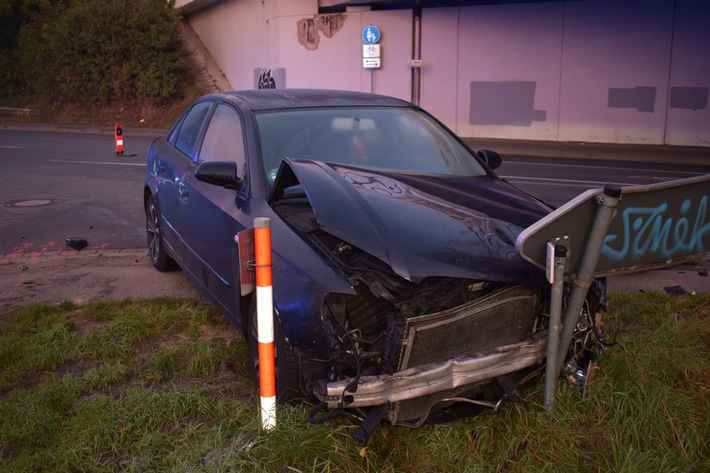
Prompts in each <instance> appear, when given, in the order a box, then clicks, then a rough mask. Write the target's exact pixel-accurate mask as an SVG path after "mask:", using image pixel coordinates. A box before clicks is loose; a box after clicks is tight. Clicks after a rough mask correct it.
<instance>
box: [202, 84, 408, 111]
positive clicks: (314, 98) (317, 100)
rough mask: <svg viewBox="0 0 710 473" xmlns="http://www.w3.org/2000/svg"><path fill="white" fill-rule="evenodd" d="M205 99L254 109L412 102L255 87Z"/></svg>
mask: <svg viewBox="0 0 710 473" xmlns="http://www.w3.org/2000/svg"><path fill="white" fill-rule="evenodd" d="M204 98H205V99H219V100H225V101H227V102H232V103H234V104H235V105H238V106H241V107H244V105H245V103H246V104H248V107H249V108H251V109H252V110H254V111H259V110H275V109H287V108H308V107H348V106H356V107H357V106H369V107H409V108H416V107H415V106H414V105H412V104H411V103H410V102H406V101H404V100H401V99H398V98H394V97H388V96H385V95H377V94H369V93H365V92H353V91H347V90H327V89H256V90H240V91H231V92H220V93H216V94H211V95H208V96H206V97H204Z"/></svg>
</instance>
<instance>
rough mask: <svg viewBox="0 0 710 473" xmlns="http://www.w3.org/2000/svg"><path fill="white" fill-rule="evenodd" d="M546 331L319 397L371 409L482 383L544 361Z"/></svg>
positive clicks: (319, 392)
mask: <svg viewBox="0 0 710 473" xmlns="http://www.w3.org/2000/svg"><path fill="white" fill-rule="evenodd" d="M546 346H547V332H540V333H538V334H536V335H535V336H533V337H532V338H530V339H528V340H526V341H524V342H521V343H516V344H512V345H506V346H502V347H498V348H496V349H493V350H489V351H487V352H486V353H483V354H481V355H478V356H471V357H461V358H453V359H449V360H446V361H443V362H439V363H430V364H427V365H423V366H418V367H415V368H409V369H406V370H403V371H398V372H396V373H394V374H391V375H379V376H363V377H361V378H360V380H359V382H358V384H357V389H356V390H355V391H354V392H351V391H347V392H346V388H347V386H348V385H349V384H350V383H352V379H345V380H341V381H337V382H333V383H327V384H325V385H322V386H320V387H319V388H317V389H316V392H315V394H316V396H317V397H318V398H319V400H320V401H321V402H323V403H325V404H326V406H327V408H328V409H335V408H338V407H358V408H359V407H368V406H378V405H383V404H386V403H388V402H389V403H397V402H401V401H406V400H409V399H415V398H418V397H422V396H427V395H430V394H435V393H439V392H444V391H449V390H454V389H457V388H460V387H463V386H467V385H473V384H476V383H481V382H483V381H487V380H491V379H495V378H497V377H499V376H503V375H506V374H510V373H514V372H516V371H519V370H522V369H524V368H528V367H530V366H533V365H536V364H540V363H542V362H543V361H544V359H545V355H546V353H545V348H546Z"/></svg>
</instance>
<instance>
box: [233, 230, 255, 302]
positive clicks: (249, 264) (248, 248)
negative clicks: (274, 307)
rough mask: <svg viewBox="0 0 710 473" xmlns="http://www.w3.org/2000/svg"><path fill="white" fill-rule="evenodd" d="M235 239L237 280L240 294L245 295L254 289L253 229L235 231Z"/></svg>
mask: <svg viewBox="0 0 710 473" xmlns="http://www.w3.org/2000/svg"><path fill="white" fill-rule="evenodd" d="M235 240H236V241H237V246H238V247H239V282H240V286H241V292H242V296H246V295H247V294H251V293H252V292H254V291H255V290H256V272H255V271H254V261H255V257H256V256H255V253H254V229H253V228H248V229H246V230H243V231H241V232H239V233H237V236H236V238H235Z"/></svg>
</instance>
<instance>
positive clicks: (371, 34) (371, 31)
mask: <svg viewBox="0 0 710 473" xmlns="http://www.w3.org/2000/svg"><path fill="white" fill-rule="evenodd" d="M362 40H363V41H364V42H366V43H367V44H377V42H378V41H379V40H380V30H379V29H378V28H377V27H376V26H374V25H370V26H366V27H365V29H364V30H362Z"/></svg>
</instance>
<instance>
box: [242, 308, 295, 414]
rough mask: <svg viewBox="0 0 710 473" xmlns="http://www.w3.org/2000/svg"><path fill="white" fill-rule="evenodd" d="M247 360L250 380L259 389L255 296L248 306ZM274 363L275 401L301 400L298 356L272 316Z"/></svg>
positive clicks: (277, 321) (276, 318)
mask: <svg viewBox="0 0 710 473" xmlns="http://www.w3.org/2000/svg"><path fill="white" fill-rule="evenodd" d="M249 361H250V363H251V373H252V381H253V382H254V387H255V388H256V390H257V391H258V390H259V342H258V338H257V329H256V297H254V298H253V299H252V301H251V304H250V306H249ZM274 364H275V365H276V366H275V368H276V401H277V402H279V403H287V402H295V401H302V400H304V399H305V396H304V394H303V392H302V391H301V383H300V379H301V378H300V374H299V369H298V358H297V357H296V352H295V350H294V349H293V347H292V346H290V345H289V344H288V342H287V341H286V337H284V334H283V330H282V329H281V323H280V322H279V320H278V317H274Z"/></svg>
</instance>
